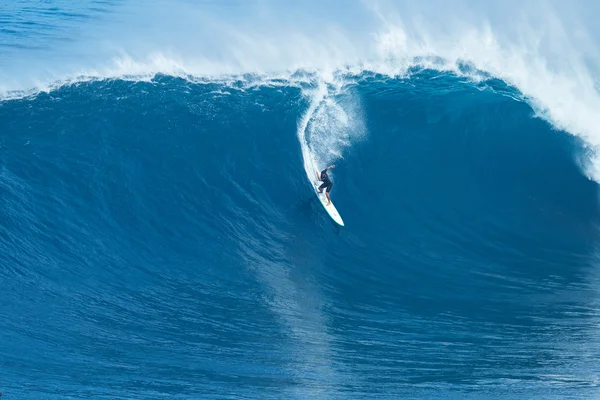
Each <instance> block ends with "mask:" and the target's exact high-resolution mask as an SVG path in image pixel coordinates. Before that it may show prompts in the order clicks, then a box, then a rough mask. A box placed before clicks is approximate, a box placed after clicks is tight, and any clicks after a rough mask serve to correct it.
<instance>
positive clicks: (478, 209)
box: [0, 70, 600, 398]
mask: <svg viewBox="0 0 600 400" xmlns="http://www.w3.org/2000/svg"><path fill="white" fill-rule="evenodd" d="M532 116H533V112H532V109H531V108H530V107H529V106H528V105H527V104H526V103H524V102H523V101H521V100H519V98H518V95H517V93H515V92H514V90H513V89H511V88H510V87H508V86H506V85H505V84H504V83H503V82H502V81H498V80H493V79H491V80H487V81H484V82H480V83H478V84H474V83H472V82H470V81H467V80H465V79H462V78H460V77H457V76H455V75H452V74H448V73H439V72H436V71H433V70H420V71H417V70H415V71H413V73H412V74H411V76H409V77H406V78H402V79H399V78H398V79H391V78H387V77H384V76H380V75H376V74H370V73H361V74H359V75H346V76H338V77H336V79H334V80H333V81H331V82H329V83H327V82H323V81H322V80H320V79H318V78H316V77H314V76H311V75H310V74H300V73H299V74H298V75H297V76H296V77H295V78H294V79H290V80H287V81H281V80H273V81H258V82H257V81H254V80H253V79H252V77H247V79H246V80H245V81H231V82H209V81H205V82H195V83H194V82H190V81H187V80H184V79H181V78H175V77H170V76H164V75H159V76H156V77H155V78H154V79H153V80H151V81H149V82H128V81H123V80H102V81H91V82H87V83H80V84H77V85H67V86H63V87H61V88H60V89H57V90H54V91H51V92H50V93H47V94H39V95H37V96H35V97H32V98H26V99H20V100H11V101H4V102H2V103H0V122H1V124H2V126H3V129H2V136H1V138H0V139H1V143H2V162H1V179H0V185H1V186H0V191H1V193H2V195H1V197H0V198H1V199H2V219H1V221H2V229H1V232H2V235H1V240H0V247H1V251H0V265H1V268H0V278H1V281H2V288H3V290H2V292H3V301H2V303H1V304H2V305H1V306H0V318H1V319H2V321H3V329H2V331H1V332H2V333H1V337H2V343H3V344H4V345H3V346H2V348H1V350H0V360H1V364H2V369H3V372H2V375H3V380H2V385H3V387H4V389H3V390H4V391H5V392H14V395H15V397H27V398H65V397H68V396H72V397H74V398H79V397H89V395H90V394H92V395H93V396H96V397H99V398H162V397H172V396H183V397H186V398H187V397H190V398H219V397H222V396H232V397H236V398H256V397H261V398H282V397H283V398H365V397H370V396H372V395H373V394H377V397H381V398H398V397H406V396H409V397H426V398H436V397H439V398H447V397H448V396H458V397H461V398H462V397H469V396H473V397H474V398H479V397H487V396H492V395H491V394H492V393H494V394H493V397H496V395H497V393H502V395H500V396H501V397H502V396H506V397H507V398H520V397H522V396H523V394H526V397H531V396H534V397H535V396H540V397H545V398H548V397H552V396H556V397H563V396H565V395H576V396H580V395H581V396H584V397H586V396H588V395H591V394H592V393H594V391H595V390H596V389H595V387H596V386H597V381H596V377H595V376H596V375H595V372H594V370H593V369H590V366H591V365H594V362H595V361H594V360H595V359H596V357H597V354H598V347H596V346H595V343H596V341H597V336H598V332H597V326H598V322H599V321H598V318H597V312H596V309H597V305H598V295H597V285H598V268H597V265H598V246H597V245H598V241H597V237H598V224H599V222H600V215H599V212H598V207H597V201H598V199H597V197H598V195H597V185H596V184H595V183H594V182H593V181H590V180H588V179H587V178H586V177H585V175H583V174H582V169H581V166H580V163H579V158H580V157H581V156H583V155H585V151H586V150H585V148H584V146H582V144H581V143H580V142H579V141H578V140H576V139H575V138H573V137H572V136H570V135H567V134H565V133H563V132H559V131H555V130H553V129H551V127H550V126H549V125H548V124H547V123H546V122H544V121H543V120H540V119H537V118H533V117H532ZM300 139H302V140H304V142H303V141H302V140H300ZM303 147H305V148H306V149H307V150H306V151H305V152H304V153H303V151H302V149H303ZM303 154H304V155H306V154H310V155H311V157H312V158H313V159H314V160H316V161H317V162H318V163H319V165H325V164H328V163H331V162H335V163H336V164H337V167H338V168H336V170H335V171H334V173H333V180H334V187H333V190H332V197H333V200H334V202H335V204H336V206H337V207H338V209H339V211H340V213H341V215H342V217H343V218H344V220H345V222H346V227H345V228H338V227H337V226H335V224H334V223H333V222H332V221H331V220H330V219H329V217H328V216H327V215H326V213H325V212H324V210H323V209H322V207H321V206H320V204H319V203H318V201H317V200H316V198H315V196H314V193H313V192H312V189H311V187H310V185H309V182H308V178H307V173H306V171H305V170H304V168H303V163H304V162H305V159H304V158H303Z"/></svg>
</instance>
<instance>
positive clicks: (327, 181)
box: [319, 165, 335, 205]
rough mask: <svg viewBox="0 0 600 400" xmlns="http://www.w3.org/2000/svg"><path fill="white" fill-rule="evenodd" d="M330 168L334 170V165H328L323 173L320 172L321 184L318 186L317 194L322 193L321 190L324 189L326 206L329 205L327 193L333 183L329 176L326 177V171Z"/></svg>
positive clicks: (329, 198) (329, 199)
mask: <svg viewBox="0 0 600 400" xmlns="http://www.w3.org/2000/svg"><path fill="white" fill-rule="evenodd" d="M331 168H335V165H330V166H329V167H327V168H325V169H324V170H323V171H321V176H320V177H319V180H320V181H321V182H323V183H322V184H321V186H319V193H323V189H326V190H325V196H327V205H330V204H331V197H329V191H330V190H331V187H332V186H333V182H331V179H329V176H328V175H327V171H329V170H330V169H331Z"/></svg>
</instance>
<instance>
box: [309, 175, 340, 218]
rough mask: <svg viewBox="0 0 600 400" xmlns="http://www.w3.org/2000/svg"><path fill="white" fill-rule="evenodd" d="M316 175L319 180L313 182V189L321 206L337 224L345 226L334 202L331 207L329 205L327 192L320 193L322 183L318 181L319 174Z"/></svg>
mask: <svg viewBox="0 0 600 400" xmlns="http://www.w3.org/2000/svg"><path fill="white" fill-rule="evenodd" d="M315 174H316V175H315V178H316V179H317V180H313V181H312V183H313V189H314V190H315V194H316V195H317V197H318V198H319V201H320V202H321V205H322V206H323V208H324V209H325V211H327V214H329V216H330V217H331V219H332V220H334V221H335V222H336V223H337V224H339V225H341V226H344V221H343V220H342V217H341V216H340V213H338V210H337V209H336V208H335V206H334V205H333V201H332V202H331V203H330V204H329V205H327V196H326V195H325V192H324V191H323V193H319V186H321V181H319V180H318V178H319V172H318V171H315Z"/></svg>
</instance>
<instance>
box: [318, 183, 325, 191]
mask: <svg viewBox="0 0 600 400" xmlns="http://www.w3.org/2000/svg"><path fill="white" fill-rule="evenodd" d="M326 187H327V183H325V182H323V183H322V184H321V186H319V193H323V189H325V188H326Z"/></svg>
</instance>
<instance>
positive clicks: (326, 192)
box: [325, 182, 333, 205]
mask: <svg viewBox="0 0 600 400" xmlns="http://www.w3.org/2000/svg"><path fill="white" fill-rule="evenodd" d="M332 186H333V182H328V183H327V190H326V191H325V196H327V205H330V204H331V197H329V191H330V190H331V187H332Z"/></svg>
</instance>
